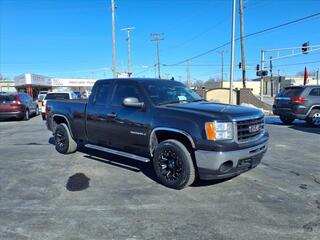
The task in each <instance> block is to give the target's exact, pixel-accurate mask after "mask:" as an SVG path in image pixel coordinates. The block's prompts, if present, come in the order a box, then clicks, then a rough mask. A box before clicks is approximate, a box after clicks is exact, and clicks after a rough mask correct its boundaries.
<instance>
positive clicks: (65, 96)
mask: <svg viewBox="0 0 320 240" xmlns="http://www.w3.org/2000/svg"><path fill="white" fill-rule="evenodd" d="M70 99H78V96H77V95H76V94H75V93H74V92H48V93H47V94H46V96H45V98H44V99H43V100H42V102H41V116H42V119H43V120H46V115H45V113H46V102H47V100H70Z"/></svg>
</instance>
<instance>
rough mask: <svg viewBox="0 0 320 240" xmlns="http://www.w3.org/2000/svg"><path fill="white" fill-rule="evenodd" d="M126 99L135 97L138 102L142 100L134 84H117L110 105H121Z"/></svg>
mask: <svg viewBox="0 0 320 240" xmlns="http://www.w3.org/2000/svg"><path fill="white" fill-rule="evenodd" d="M127 97H135V98H138V99H139V101H141V99H142V97H141V92H140V90H139V88H138V86H136V85H134V84H127V83H119V84H118V85H117V87H116V91H115V93H114V95H113V99H112V104H113V105H122V103H123V100H124V99H125V98H127Z"/></svg>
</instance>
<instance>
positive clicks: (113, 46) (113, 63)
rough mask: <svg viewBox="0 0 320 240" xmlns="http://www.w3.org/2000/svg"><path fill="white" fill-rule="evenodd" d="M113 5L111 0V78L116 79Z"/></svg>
mask: <svg viewBox="0 0 320 240" xmlns="http://www.w3.org/2000/svg"><path fill="white" fill-rule="evenodd" d="M114 12H115V3H114V0H111V18H112V73H113V77H114V78H116V77H117V67H116V64H117V63H116V33H115V20H114Z"/></svg>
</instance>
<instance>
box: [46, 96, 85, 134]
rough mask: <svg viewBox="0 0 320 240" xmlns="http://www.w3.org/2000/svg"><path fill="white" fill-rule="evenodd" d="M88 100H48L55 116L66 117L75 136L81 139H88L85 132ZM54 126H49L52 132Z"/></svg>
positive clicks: (48, 105) (48, 104)
mask: <svg viewBox="0 0 320 240" xmlns="http://www.w3.org/2000/svg"><path fill="white" fill-rule="evenodd" d="M87 102H88V99H71V100H48V101H47V107H48V108H49V109H50V111H52V112H54V114H55V115H61V116H65V117H66V119H68V121H69V123H70V126H71V128H72V130H73V133H74V134H75V137H77V138H79V139H81V138H85V137H86V132H85V129H86V128H85V121H86V120H85V119H86V116H85V112H86V106H87ZM52 127H53V126H48V128H49V129H51V130H52Z"/></svg>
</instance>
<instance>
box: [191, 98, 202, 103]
mask: <svg viewBox="0 0 320 240" xmlns="http://www.w3.org/2000/svg"><path fill="white" fill-rule="evenodd" d="M202 101H206V100H205V99H204V98H201V99H196V100H192V101H188V102H202Z"/></svg>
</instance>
